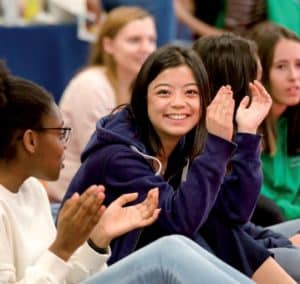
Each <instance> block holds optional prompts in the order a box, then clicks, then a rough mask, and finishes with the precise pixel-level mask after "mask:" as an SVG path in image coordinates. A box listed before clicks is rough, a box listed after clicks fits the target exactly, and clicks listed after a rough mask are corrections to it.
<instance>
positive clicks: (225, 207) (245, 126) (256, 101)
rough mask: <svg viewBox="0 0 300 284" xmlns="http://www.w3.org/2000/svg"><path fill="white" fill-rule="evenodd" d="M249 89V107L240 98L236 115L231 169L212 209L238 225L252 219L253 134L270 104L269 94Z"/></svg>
mask: <svg viewBox="0 0 300 284" xmlns="http://www.w3.org/2000/svg"><path fill="white" fill-rule="evenodd" d="M250 90H251V93H252V100H251V104H250V105H249V98H248V97H244V99H243V100H242V102H241V104H240V106H239V108H238V110H237V113H236V121H237V125H238V133H237V135H236V137H235V142H236V143H237V145H238V147H237V151H236V152H235V154H234V156H233V158H232V160H231V166H232V170H231V172H230V173H229V175H228V176H227V177H226V178H225V179H224V182H223V184H222V189H221V193H220V195H219V197H218V201H217V203H216V210H217V211H218V212H219V214H220V215H221V216H223V217H224V218H226V219H227V220H231V221H233V222H238V223H242V224H243V223H245V222H247V221H248V220H249V219H250V217H251V216H252V213H253V210H254V208H255V205H256V201H257V198H258V195H259V193H260V189H261V185H262V172H261V167H260V165H261V163H260V148H261V147H260V140H261V137H260V135H256V131H257V129H258V127H259V125H260V124H261V122H262V120H263V119H264V118H265V117H266V115H267V114H268V112H269V110H270V107H271V104H272V100H271V98H270V96H269V94H268V93H267V91H266V90H265V88H264V87H263V86H262V85H261V84H260V83H259V82H258V81H255V82H254V83H253V84H252V83H250ZM224 212H225V213H226V212H227V213H226V214H224Z"/></svg>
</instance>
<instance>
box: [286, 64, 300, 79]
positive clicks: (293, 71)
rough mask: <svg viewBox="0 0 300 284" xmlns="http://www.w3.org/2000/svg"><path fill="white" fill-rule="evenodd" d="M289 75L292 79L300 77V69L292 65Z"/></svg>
mask: <svg viewBox="0 0 300 284" xmlns="http://www.w3.org/2000/svg"><path fill="white" fill-rule="evenodd" d="M288 76H289V79H290V80H295V79H297V78H300V70H299V68H297V67H296V66H290V68H289V72H288Z"/></svg>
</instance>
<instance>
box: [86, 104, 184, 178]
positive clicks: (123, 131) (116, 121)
mask: <svg viewBox="0 0 300 284" xmlns="http://www.w3.org/2000/svg"><path fill="white" fill-rule="evenodd" d="M184 141H185V139H184V138H183V139H181V141H180V142H179V144H178V145H177V147H176V148H177V149H176V150H175V151H176V152H177V151H178V150H179V152H180V151H181V150H180V149H182V148H183V147H184ZM112 144H123V145H128V147H130V148H131V149H132V151H134V152H136V153H138V154H139V155H141V156H143V157H144V158H145V159H146V160H148V161H149V162H150V163H153V162H156V163H157V164H158V169H157V171H156V172H155V175H159V174H161V170H162V164H161V162H160V160H159V159H157V158H156V157H154V156H151V155H149V153H148V152H147V150H146V148H145V146H144V144H143V143H142V141H141V138H140V136H139V134H138V131H137V127H136V126H135V125H134V123H132V120H131V117H130V114H129V110H128V109H127V108H126V107H125V108H123V109H122V110H120V111H118V112H116V113H114V114H110V115H107V116H105V117H103V118H102V119H100V120H99V121H98V122H97V124H96V131H95V132H94V133H93V135H92V136H91V138H90V140H89V142H88V144H87V146H86V147H85V149H84V151H83V152H82V155H81V162H82V163H83V162H84V161H85V160H86V159H87V158H88V156H89V155H91V154H92V153H93V152H95V151H97V150H98V149H101V148H103V147H104V146H106V145H112ZM185 176H186V173H184V177H183V180H185Z"/></svg>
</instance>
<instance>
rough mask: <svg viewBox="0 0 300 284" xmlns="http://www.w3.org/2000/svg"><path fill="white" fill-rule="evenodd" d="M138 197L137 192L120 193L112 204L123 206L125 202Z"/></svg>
mask: <svg viewBox="0 0 300 284" xmlns="http://www.w3.org/2000/svg"><path fill="white" fill-rule="evenodd" d="M137 197H138V193H137V192H134V193H128V194H122V195H121V196H120V197H119V198H117V199H116V200H115V201H114V202H112V204H115V205H118V206H121V207H122V206H123V205H125V204H126V203H129V202H132V201H134V200H136V199H137Z"/></svg>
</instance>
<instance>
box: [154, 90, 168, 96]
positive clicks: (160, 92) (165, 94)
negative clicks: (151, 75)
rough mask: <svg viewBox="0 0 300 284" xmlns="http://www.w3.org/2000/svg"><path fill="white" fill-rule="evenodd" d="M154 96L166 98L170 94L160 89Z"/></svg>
mask: <svg viewBox="0 0 300 284" xmlns="http://www.w3.org/2000/svg"><path fill="white" fill-rule="evenodd" d="M156 94H157V95H158V96H160V97H166V96H168V95H169V94H170V91H169V90H167V89H160V90H158V91H157V92H156Z"/></svg>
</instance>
